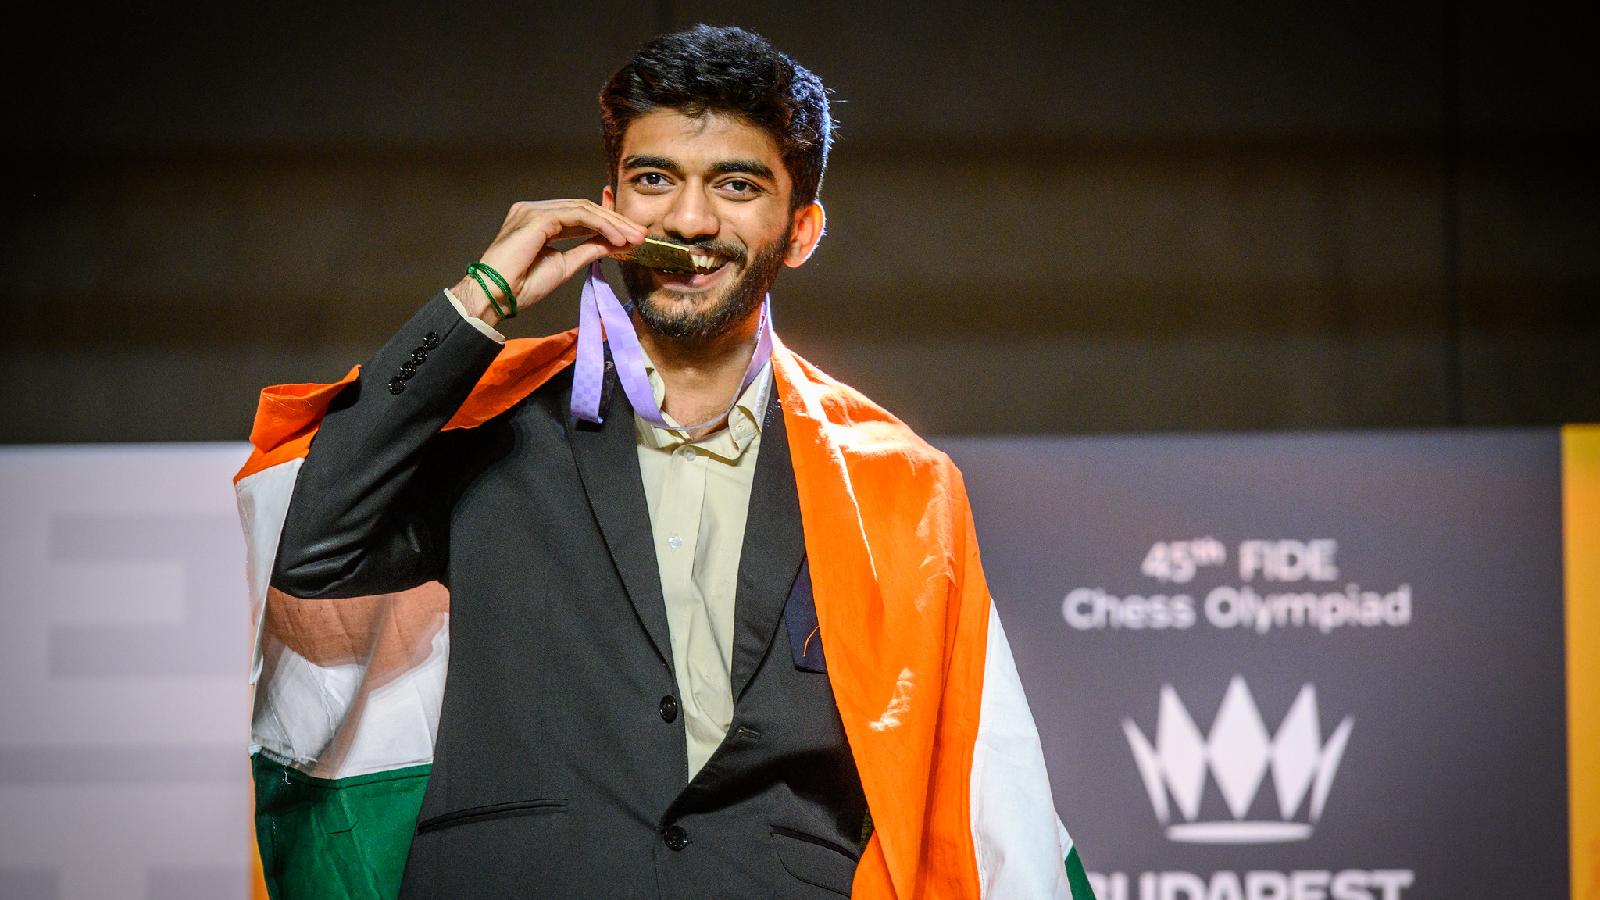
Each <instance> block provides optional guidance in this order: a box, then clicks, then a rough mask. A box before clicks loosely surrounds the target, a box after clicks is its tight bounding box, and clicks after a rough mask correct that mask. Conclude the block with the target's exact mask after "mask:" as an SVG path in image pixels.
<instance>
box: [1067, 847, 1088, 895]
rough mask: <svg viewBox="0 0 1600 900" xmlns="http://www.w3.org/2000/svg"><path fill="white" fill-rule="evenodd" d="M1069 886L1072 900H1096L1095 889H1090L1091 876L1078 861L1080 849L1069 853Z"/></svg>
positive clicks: (1074, 848)
mask: <svg viewBox="0 0 1600 900" xmlns="http://www.w3.org/2000/svg"><path fill="white" fill-rule="evenodd" d="M1067 885H1068V886H1069V887H1071V888H1072V900H1094V889H1093V888H1091V887H1089V876H1088V875H1087V874H1085V873H1084V871H1083V863H1082V862H1081V861H1079V859H1078V848H1077V847H1073V848H1072V849H1071V850H1068V851H1067Z"/></svg>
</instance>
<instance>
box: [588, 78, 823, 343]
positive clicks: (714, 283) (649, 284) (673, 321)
mask: <svg viewBox="0 0 1600 900" xmlns="http://www.w3.org/2000/svg"><path fill="white" fill-rule="evenodd" d="M790 187H791V186H790V180H789V173H788V171H787V170H786V169H785V168H784V165H783V159H782V156H781V155H780V153H779V151H778V145H777V142H776V141H774V140H773V139H772V137H771V136H770V135H768V134H767V133H766V132H765V131H763V130H762V129H760V128H757V127H755V126H753V125H748V124H746V123H744V122H740V121H738V120H736V119H731V118H728V117H726V116H722V115H718V114H715V113H707V114H706V115H704V116H701V117H699V118H690V117H688V116H685V115H683V114H681V113H678V112H675V111H672V110H657V111H655V112H652V113H649V114H648V115H644V116H641V117H640V118H638V119H637V120H635V121H634V122H633V124H632V125H630V126H629V127H628V130H627V133H626V134H624V136H623V140H622V154H621V158H620V161H619V164H618V171H617V186H616V189H615V191H613V190H612V189H611V188H609V187H608V188H606V191H605V197H604V205H605V206H606V207H607V208H610V209H615V210H616V211H617V212H619V213H621V214H622V215H624V216H627V217H628V218H630V219H632V220H633V221H635V222H638V223H639V224H640V225H643V226H644V227H645V228H646V229H647V230H648V231H649V233H650V235H651V237H657V238H665V239H667V240H672V241H677V242H679V243H683V244H690V245H694V246H696V247H697V248H700V249H701V250H703V251H704V252H705V253H706V255H708V256H709V257H712V259H713V264H715V263H717V262H720V263H722V265H721V266H720V267H719V268H718V269H717V270H716V271H714V272H710V273H707V274H703V275H674V274H669V273H666V272H661V271H658V270H656V269H650V268H646V267H644V266H640V265H637V264H634V263H627V262H625V263H622V275H623V280H624V282H626V284H627V286H628V293H629V295H630V296H631V297H632V298H633V300H634V301H635V303H636V306H637V308H638V311H639V317H640V318H641V319H643V320H644V323H645V324H646V325H647V326H649V327H650V328H651V329H653V330H654V331H656V332H657V333H659V334H662V335H665V336H667V337H671V338H675V339H678V340H682V341H689V342H704V341H708V340H712V339H714V338H716V337H719V336H721V335H723V334H725V333H726V332H727V331H728V330H729V329H731V328H733V327H734V326H735V325H737V324H739V323H741V322H744V321H746V320H747V319H748V318H749V316H750V315H751V314H752V313H753V312H754V311H755V309H756V308H757V307H759V306H760V305H761V299H762V297H763V296H765V295H766V292H767V290H768V288H770V287H771V286H772V282H773V280H774V279H775V278H776V277H777V274H778V270H779V269H780V268H781V267H782V266H783V265H784V264H785V263H787V264H788V265H792V266H793V265H799V264H800V263H801V262H804V261H805V257H806V256H808V255H809V254H810V251H811V247H812V246H814V245H815V244H816V238H817V237H820V234H821V228H820V218H821V208H820V207H817V209H816V212H815V218H816V219H817V220H818V221H817V225H816V227H815V228H814V229H813V228H812V227H811V226H810V223H809V219H808V213H807V211H806V210H802V211H800V212H799V213H791V211H790V209H789V196H790ZM797 224H799V226H800V228H799V230H800V231H801V232H804V233H802V234H799V235H797V229H796V225H797ZM812 230H814V231H815V232H816V234H815V235H811V234H810V231H812Z"/></svg>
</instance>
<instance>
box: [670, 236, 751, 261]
mask: <svg viewBox="0 0 1600 900" xmlns="http://www.w3.org/2000/svg"><path fill="white" fill-rule="evenodd" d="M664 240H666V241H668V242H670V243H673V244H677V245H679V246H681V247H692V248H694V249H696V250H699V251H701V252H703V253H709V254H711V255H712V256H715V257H717V258H718V259H721V260H723V261H725V262H731V263H734V264H735V265H739V266H743V265H744V264H745V263H746V262H749V259H750V253H749V251H747V250H746V249H745V248H744V246H743V245H741V244H731V243H728V242H727V241H719V240H717V239H715V238H700V239H696V240H692V241H685V240H680V239H678V238H664Z"/></svg>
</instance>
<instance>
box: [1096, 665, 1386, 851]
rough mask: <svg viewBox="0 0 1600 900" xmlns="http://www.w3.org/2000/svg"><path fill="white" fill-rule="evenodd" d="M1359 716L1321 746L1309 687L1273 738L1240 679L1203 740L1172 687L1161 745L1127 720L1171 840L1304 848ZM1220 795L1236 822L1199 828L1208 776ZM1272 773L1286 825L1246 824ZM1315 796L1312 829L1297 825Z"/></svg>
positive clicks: (1159, 723)
mask: <svg viewBox="0 0 1600 900" xmlns="http://www.w3.org/2000/svg"><path fill="white" fill-rule="evenodd" d="M1354 724H1355V717H1354V716H1345V718H1344V721H1343V722H1340V723H1339V727H1338V728H1336V729H1334V732H1333V736H1332V737H1330V738H1328V743H1327V744H1326V745H1324V744H1323V743H1322V726H1321V723H1320V722H1319V721H1318V718H1317V689H1316V688H1314V687H1312V686H1311V685H1310V684H1307V685H1305V686H1304V687H1302V688H1301V689H1300V694H1299V696H1297V697H1295V700H1294V704H1293V705H1292V706H1290V707H1289V713H1288V715H1286V716H1284V717H1283V723H1282V724H1281V725H1279V726H1278V733H1277V734H1276V735H1271V736H1269V735H1268V734H1267V725H1266V723H1265V722H1263V721H1262V720H1261V712H1260V710H1258V709H1257V708H1256V702H1255V699H1254V698H1252V697H1251V696H1250V688H1249V687H1248V686H1247V685H1246V684H1245V683H1244V678H1242V677H1240V676H1238V675H1235V676H1233V680H1232V681H1230V682H1228V691H1227V694H1225V695H1224V696H1223V698H1222V706H1221V708H1219V709H1218V710H1217V717H1216V719H1215V720H1213V721H1212V723H1211V734H1210V736H1209V737H1206V738H1202V737H1201V736H1200V729H1199V727H1197V726H1196V725H1195V723H1194V719H1192V718H1190V716H1189V711H1188V710H1187V709H1185V708H1184V706H1183V701H1181V700H1179V699H1178V692H1177V691H1175V690H1173V689H1172V685H1170V684H1164V685H1162V686H1161V707H1160V711H1159V712H1158V714H1157V719H1156V741H1155V746H1151V744H1150V741H1149V740H1147V739H1146V738H1145V736H1144V733H1143V732H1141V731H1140V730H1139V726H1137V725H1135V724H1133V720H1132V719H1123V720H1122V730H1123V731H1124V732H1125V733H1126V734H1127V736H1128V746H1129V747H1131V748H1132V749H1133V759H1134V762H1136V763H1138V766H1139V775H1140V777H1141V778H1143V779H1144V787H1145V790H1146V791H1147V792H1149V794H1150V805H1151V806H1153V807H1155V812H1156V818H1157V819H1159V820H1160V821H1161V824H1163V825H1167V838H1168V839H1169V840H1174V841H1184V842H1187V843H1200V844H1265V843H1273V842H1279V841H1300V840H1305V839H1306V838H1308V837H1310V836H1311V826H1312V824H1314V823H1315V822H1316V821H1317V820H1318V819H1320V818H1321V817H1322V808H1323V805H1324V804H1325V803H1326V802H1327V800H1328V790H1329V789H1330V788H1331V787H1333V776H1334V774H1335V773H1336V772H1337V771H1338V769H1339V758H1340V757H1341V756H1343V755H1344V747H1345V743H1346V742H1347V741H1349V739H1350V729H1351V727H1353V726H1354ZM1207 767H1209V768H1210V769H1211V777H1212V778H1213V779H1215V780H1216V782H1217V787H1218V788H1219V789H1221V791H1222V799H1223V800H1224V801H1225V802H1226V803H1227V806H1228V812H1229V813H1231V814H1232V815H1233V819H1232V820H1222V821H1216V822H1196V821H1195V819H1196V818H1197V817H1199V815H1200V794H1201V792H1202V790H1203V789H1204V787H1205V782H1206V769H1207ZM1268 768H1270V769H1271V770H1272V785H1273V787H1274V788H1275V789H1276V791H1277V795H1278V811H1279V812H1280V813H1281V814H1282V816H1283V818H1282V821H1246V820H1245V818H1244V817H1245V814H1246V813H1247V812H1249V810H1250V806H1251V804H1252V803H1253V802H1254V801H1255V797H1256V792H1257V791H1259V790H1260V789H1261V782H1262V780H1263V779H1264V778H1265V777H1266V774H1267V769H1268ZM1169 790H1170V791H1171V793H1172V799H1173V800H1174V801H1176V803H1177V806H1178V811H1179V812H1180V813H1182V814H1183V818H1184V821H1183V822H1181V823H1177V824H1168V823H1169V822H1170V821H1171V819H1172V814H1171V811H1170V810H1169V808H1168V805H1167V792H1168V791H1169ZM1307 791H1310V793H1311V807H1310V811H1309V814H1310V822H1297V821H1294V819H1295V816H1296V814H1297V813H1298V812H1299V810H1300V804H1301V803H1302V802H1304V800H1305V797H1306V792H1307Z"/></svg>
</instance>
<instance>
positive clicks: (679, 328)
mask: <svg viewBox="0 0 1600 900" xmlns="http://www.w3.org/2000/svg"><path fill="white" fill-rule="evenodd" d="M695 246H699V247H703V248H705V249H706V250H710V251H712V252H714V253H719V254H721V255H723V256H724V257H726V258H727V259H728V263H727V264H728V265H730V266H733V265H739V266H743V267H744V271H743V272H742V273H740V275H739V278H738V280H737V281H735V282H734V283H733V284H732V285H731V286H729V287H728V289H727V292H726V293H724V294H723V295H722V296H721V297H720V298H717V299H716V300H715V301H713V302H712V303H711V304H710V305H708V306H706V307H704V308H701V309H674V308H673V306H675V305H676V304H671V303H658V302H656V301H655V300H654V298H653V297H652V296H651V295H652V289H651V284H650V270H649V269H648V268H646V267H645V266H641V265H639V264H638V263H632V262H623V263H621V266H622V282H623V284H624V285H626V286H627V289H628V297H629V298H630V299H631V300H633V303H634V308H635V309H637V310H638V311H639V318H640V319H641V320H643V321H644V324H645V325H646V327H648V328H649V329H650V330H652V331H654V332H656V333H657V334H659V335H662V336H663V337H667V338H671V339H673V340H677V341H682V342H684V343H687V344H707V343H710V342H711V341H713V340H715V339H717V338H719V337H722V336H723V335H724V334H727V333H728V331H729V330H731V329H732V328H733V327H734V326H735V325H737V324H738V323H740V322H742V321H744V319H745V318H746V317H748V316H749V315H750V314H751V313H752V312H754V311H755V310H756V309H757V308H758V307H760V306H761V301H762V300H763V299H765V298H766V295H767V291H768V290H770V289H771V288H772V283H773V282H774V281H776V280H777V278H778V272H779V271H780V270H781V269H782V268H783V258H784V255H785V253H786V251H787V250H788V246H789V235H787V234H785V235H784V236H783V238H782V239H781V240H777V241H773V242H772V243H771V244H768V245H767V246H765V247H762V248H761V249H760V250H758V251H756V254H755V256H754V258H750V257H749V256H748V254H746V253H745V252H744V251H743V250H742V249H741V248H738V247H730V246H727V245H724V244H719V243H715V242H702V243H698V244H696V245H695ZM747 260H748V263H747Z"/></svg>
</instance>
